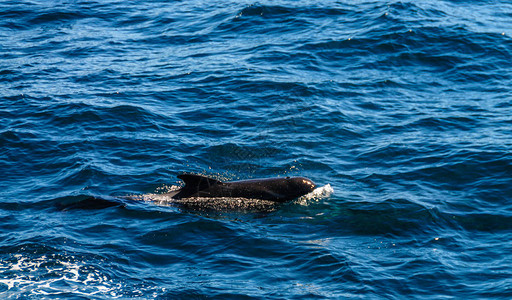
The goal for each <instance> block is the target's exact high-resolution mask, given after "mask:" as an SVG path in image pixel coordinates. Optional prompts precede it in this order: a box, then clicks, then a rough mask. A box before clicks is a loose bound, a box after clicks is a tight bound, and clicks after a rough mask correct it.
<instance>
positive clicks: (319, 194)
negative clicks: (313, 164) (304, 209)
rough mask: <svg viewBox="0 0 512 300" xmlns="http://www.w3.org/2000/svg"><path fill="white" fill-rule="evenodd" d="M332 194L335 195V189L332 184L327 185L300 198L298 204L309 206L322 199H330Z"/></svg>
mask: <svg viewBox="0 0 512 300" xmlns="http://www.w3.org/2000/svg"><path fill="white" fill-rule="evenodd" d="M332 193H334V189H333V188H332V187H331V185H330V184H326V185H324V186H321V187H318V188H316V189H314V190H313V191H312V192H311V193H309V194H306V195H304V196H302V197H300V198H299V199H297V203H298V204H300V205H308V204H309V203H310V202H311V201H318V200H320V199H322V198H326V197H329V196H330V195H332Z"/></svg>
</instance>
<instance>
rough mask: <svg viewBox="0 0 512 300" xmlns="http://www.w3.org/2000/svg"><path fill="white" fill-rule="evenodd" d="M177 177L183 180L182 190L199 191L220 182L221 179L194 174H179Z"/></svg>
mask: <svg viewBox="0 0 512 300" xmlns="http://www.w3.org/2000/svg"><path fill="white" fill-rule="evenodd" d="M178 178H179V179H181V180H183V181H184V182H185V186H184V187H183V189H184V190H194V191H200V190H204V189H207V188H209V187H210V186H212V185H215V184H222V181H219V180H217V179H213V178H210V177H206V176H201V175H194V174H180V175H178Z"/></svg>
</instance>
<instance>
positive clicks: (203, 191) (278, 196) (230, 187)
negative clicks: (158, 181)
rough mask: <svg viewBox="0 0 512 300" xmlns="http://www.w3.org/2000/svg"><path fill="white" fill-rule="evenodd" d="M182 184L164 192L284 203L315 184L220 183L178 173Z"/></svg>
mask: <svg viewBox="0 0 512 300" xmlns="http://www.w3.org/2000/svg"><path fill="white" fill-rule="evenodd" d="M178 178H179V179H181V180H183V181H184V182H185V186H184V187H183V188H181V189H179V190H177V191H174V192H171V193H168V194H167V195H169V196H171V197H172V198H174V199H185V198H199V197H202V198H219V197H228V198H247V199H261V200H269V201H274V202H285V201H289V200H293V199H295V198H298V197H300V196H304V195H306V194H308V193H310V192H312V191H313V190H314V189H315V187H316V185H315V184H314V183H313V181H311V180H310V179H308V178H305V177H286V178H267V179H251V180H241V181H230V182H222V181H219V180H217V179H214V178H210V177H206V176H201V175H194V174H181V175H178Z"/></svg>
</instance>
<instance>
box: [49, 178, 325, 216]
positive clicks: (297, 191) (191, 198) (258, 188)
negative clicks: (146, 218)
mask: <svg viewBox="0 0 512 300" xmlns="http://www.w3.org/2000/svg"><path fill="white" fill-rule="evenodd" d="M178 178H179V179H181V180H183V182H184V183H185V185H184V186H183V187H181V188H179V189H176V190H174V191H170V192H168V193H163V194H146V195H132V196H117V197H111V196H101V197H99V196H92V195H89V196H87V195H81V196H77V197H67V198H66V199H59V200H58V201H57V203H56V205H57V208H58V209H59V210H63V211H66V210H70V209H103V208H108V207H124V206H126V204H127V203H129V202H131V201H136V202H139V201H140V200H149V201H155V202H158V203H161V204H163V205H178V206H183V207H190V208H199V209H204V208H213V209H222V208H251V209H252V208H260V207H262V208H264V209H267V208H268V207H271V206H272V205H273V204H275V203H282V202H286V201H290V200H293V199H296V198H299V197H301V196H304V195H306V194H308V193H311V192H312V191H313V190H314V189H315V188H316V187H317V186H316V185H315V183H313V181H311V180H310V179H308V178H305V177H277V178H265V179H250V180H240V181H228V182H224V181H220V180H218V179H215V178H212V177H207V176H202V175H195V174H190V173H183V174H180V175H178ZM68 198H69V199H68ZM233 199H238V200H241V199H246V201H232V200H233ZM255 200H256V201H255ZM260 200H263V201H260Z"/></svg>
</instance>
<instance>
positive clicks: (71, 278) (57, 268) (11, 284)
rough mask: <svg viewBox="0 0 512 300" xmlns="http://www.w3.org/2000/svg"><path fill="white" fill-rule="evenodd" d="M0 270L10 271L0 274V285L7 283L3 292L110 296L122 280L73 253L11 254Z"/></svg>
mask: <svg viewBox="0 0 512 300" xmlns="http://www.w3.org/2000/svg"><path fill="white" fill-rule="evenodd" d="M63 259H64V260H63ZM0 271H1V273H3V274H5V273H8V274H9V276H6V277H3V278H0V285H5V287H6V290H5V291H4V292H5V293H6V294H8V293H11V294H13V295H18V296H19V295H25V296H27V295H45V296H48V295H62V294H67V293H72V294H75V295H83V296H86V297H90V296H93V295H107V294H109V295H110V296H113V295H115V293H116V292H117V291H119V290H120V289H121V288H122V285H121V284H119V283H114V282H113V281H112V280H110V279H108V277H107V276H105V274H102V272H101V270H98V269H96V268H93V267H91V266H87V264H86V263H85V262H82V261H80V260H76V259H75V258H74V257H64V258H63V257H60V256H57V255H50V256H49V257H48V256H45V255H42V256H40V257H27V256H23V255H21V254H14V255H12V256H11V258H10V259H7V260H2V261H0ZM63 282H65V283H66V284H63Z"/></svg>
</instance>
